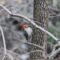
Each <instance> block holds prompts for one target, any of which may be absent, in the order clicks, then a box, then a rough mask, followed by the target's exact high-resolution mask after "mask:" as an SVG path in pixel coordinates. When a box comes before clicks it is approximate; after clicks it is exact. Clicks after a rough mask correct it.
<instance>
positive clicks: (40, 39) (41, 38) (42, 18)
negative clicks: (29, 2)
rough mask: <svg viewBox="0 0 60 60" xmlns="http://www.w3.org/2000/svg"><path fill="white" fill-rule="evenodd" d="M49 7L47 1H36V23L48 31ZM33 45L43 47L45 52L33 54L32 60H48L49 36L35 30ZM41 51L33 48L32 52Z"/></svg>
mask: <svg viewBox="0 0 60 60" xmlns="http://www.w3.org/2000/svg"><path fill="white" fill-rule="evenodd" d="M47 15H48V14H47V5H46V1H45V0H34V21H35V22H36V21H37V22H36V23H37V24H38V23H39V24H38V25H40V26H42V27H43V28H45V29H47V20H48V19H47V18H48V17H47ZM33 29H34V30H33V31H34V33H33V38H32V43H35V44H37V45H40V46H42V47H43V49H44V51H43V52H35V53H32V54H31V57H30V60H46V47H47V34H46V33H44V32H42V31H40V30H39V29H37V28H35V27H34V28H33ZM37 49H38V50H40V49H39V48H37V47H32V49H31V50H37Z"/></svg>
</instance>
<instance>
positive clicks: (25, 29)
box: [20, 23, 33, 40]
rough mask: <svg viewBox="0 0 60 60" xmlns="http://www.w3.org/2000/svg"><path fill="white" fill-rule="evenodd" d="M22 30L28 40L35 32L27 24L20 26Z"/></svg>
mask: <svg viewBox="0 0 60 60" xmlns="http://www.w3.org/2000/svg"><path fill="white" fill-rule="evenodd" d="M20 29H21V30H22V31H23V34H24V36H25V37H26V39H27V40H28V39H29V38H30V37H31V36H32V32H33V30H32V28H31V27H30V26H29V25H28V24H27V23H22V24H20Z"/></svg>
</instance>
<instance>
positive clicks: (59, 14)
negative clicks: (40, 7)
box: [0, 0, 60, 60]
mask: <svg viewBox="0 0 60 60" xmlns="http://www.w3.org/2000/svg"><path fill="white" fill-rule="evenodd" d="M46 2H47V5H48V28H47V29H48V31H49V32H51V33H52V34H54V35H55V36H56V37H58V38H59V39H60V0H46ZM0 4H2V5H4V6H5V7H7V8H8V9H9V10H10V11H11V12H12V13H19V14H22V15H25V16H27V17H29V18H30V19H34V18H33V11H34V0H0ZM4 14H5V15H4ZM7 17H8V13H7V12H5V11H4V10H2V8H0V24H1V25H4V26H7V27H10V28H13V29H15V26H13V25H11V26H10V25H9V24H11V22H8V21H5V20H4V19H6V18H7ZM17 19H18V20H19V18H17ZM6 20H7V19H6ZM23 20H24V19H23ZM21 21H22V19H21ZM7 22H8V23H7ZM24 22H26V21H24ZM27 23H28V24H29V22H27ZM4 30H5V29H4ZM7 31H8V33H9V31H10V30H9V29H7ZM10 32H11V31H10ZM15 32H16V31H15ZM5 33H6V34H7V32H5ZM13 33H14V31H13ZM18 33H19V32H18ZM15 34H16V33H15ZM8 35H9V36H10V37H8V38H6V39H7V40H8V39H11V37H12V36H11V35H10V34H8ZM20 35H21V36H22V34H20ZM20 35H19V36H17V34H16V36H17V38H16V40H17V39H21V38H22V37H20ZM6 36H7V35H6ZM14 38H15V36H14ZM14 38H13V39H14ZM21 40H24V41H25V37H23V38H22V39H21ZM47 40H48V46H47V47H48V48H47V52H48V54H50V52H51V51H52V48H53V46H54V45H55V43H56V41H55V40H53V39H52V38H51V37H50V36H48V39H47ZM14 41H15V40H14ZM14 41H13V42H12V41H10V42H11V43H12V44H13V43H14V44H13V47H14V48H12V46H11V45H10V46H9V45H7V48H8V49H12V50H14V51H15V52H17V53H20V54H22V55H23V57H24V59H25V56H26V58H29V56H28V55H24V53H25V52H27V51H28V48H29V47H30V46H28V45H26V44H22V43H19V44H20V45H15V44H16V41H15V42H14ZM18 41H19V40H18ZM8 42H9V41H8ZM8 42H7V44H9V43H8ZM17 43H18V42H17ZM15 46H18V48H16V47H15ZM19 48H20V49H22V50H23V51H25V52H23V53H22V50H20V49H19ZM20 51H21V52H20ZM21 59H22V58H21ZM24 59H22V60H24ZM25 60H26V59H25Z"/></svg>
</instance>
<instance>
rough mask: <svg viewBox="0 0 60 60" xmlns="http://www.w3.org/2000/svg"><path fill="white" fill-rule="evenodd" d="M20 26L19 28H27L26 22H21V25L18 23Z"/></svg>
mask: <svg viewBox="0 0 60 60" xmlns="http://www.w3.org/2000/svg"><path fill="white" fill-rule="evenodd" d="M20 27H21V29H25V28H28V24H26V23H23V24H21V25H20Z"/></svg>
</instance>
